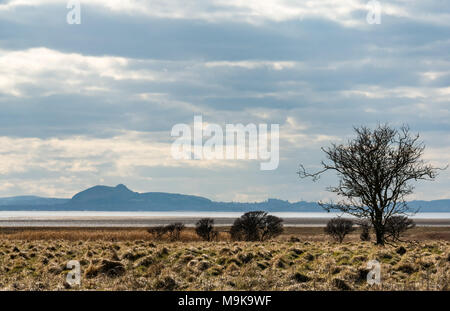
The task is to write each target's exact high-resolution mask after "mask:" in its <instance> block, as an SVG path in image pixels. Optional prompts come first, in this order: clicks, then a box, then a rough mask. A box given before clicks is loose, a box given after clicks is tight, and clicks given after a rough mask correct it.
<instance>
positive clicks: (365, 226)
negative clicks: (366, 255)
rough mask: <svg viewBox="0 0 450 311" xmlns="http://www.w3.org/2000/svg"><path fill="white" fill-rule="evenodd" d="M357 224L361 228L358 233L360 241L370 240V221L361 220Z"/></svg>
mask: <svg viewBox="0 0 450 311" xmlns="http://www.w3.org/2000/svg"><path fill="white" fill-rule="evenodd" d="M359 226H360V228H361V234H360V235H359V238H360V239H361V241H370V228H371V227H372V225H371V223H370V221H368V220H363V221H361V222H359Z"/></svg>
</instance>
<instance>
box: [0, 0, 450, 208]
mask: <svg viewBox="0 0 450 311" xmlns="http://www.w3.org/2000/svg"><path fill="white" fill-rule="evenodd" d="M68 2H69V1H65V0H0V197H6V196H14V195H39V196H51V197H64V198H66V197H67V198H68V197H72V196H73V195H74V194H75V193H77V192H78V191H81V190H83V189H85V188H87V187H90V186H94V185H97V184H102V185H110V186H115V185H116V184H120V183H123V184H126V185H127V186H128V187H129V188H130V189H132V190H134V191H138V192H149V191H163V192H172V193H185V194H193V195H201V196H205V197H208V198H210V199H214V200H221V201H242V202H247V201H248V202H253V201H262V200H266V199H267V198H279V199H283V200H289V201H298V200H306V201H315V200H326V199H330V198H333V196H332V195H331V194H330V193H328V192H327V191H326V187H327V186H329V185H333V184H335V183H336V177H335V176H333V174H331V173H330V174H327V175H325V176H324V177H323V178H321V180H319V181H318V182H315V183H314V182H312V181H311V180H300V179H299V178H298V176H297V175H296V172H297V169H298V165H299V164H300V163H302V164H304V165H305V167H307V168H308V169H310V170H315V169H318V168H319V167H320V166H319V164H320V161H321V160H322V159H324V156H323V153H322V152H321V150H320V148H321V147H322V146H328V145H329V144H330V143H332V142H336V143H345V141H347V140H348V139H350V138H351V137H353V126H360V125H366V126H370V127H374V126H376V125H377V124H379V123H389V124H390V125H392V126H395V127H398V126H401V125H402V124H408V125H409V126H410V128H411V131H412V132H418V133H420V135H421V139H422V140H423V141H424V143H425V145H426V152H425V154H424V158H425V159H426V160H427V161H429V162H430V163H432V164H434V165H437V166H445V165H446V164H447V163H450V53H449V51H450V2H449V1H445V0H427V1H423V0H417V1H415V0H411V1H406V0H396V1H379V2H378V3H379V5H380V9H381V11H380V14H379V15H377V16H379V23H374V22H373V21H374V20H373V19H370V18H369V19H368V14H371V13H373V12H372V11H371V8H372V6H371V4H370V3H369V4H368V2H369V1H366V0H361V1H360V0H347V1H334V0H311V1H298V0H291V1H287V0H285V1H282V0H264V1H261V0H226V1H225V0H195V1H190V0H155V1H143V0H128V1H121V0H90V1H87V0H86V1H80V24H76V23H75V24H69V23H68V22H67V14H68V13H70V12H71V11H72V9H73V7H72V6H69V8H67V4H68ZM72 2H73V1H72ZM372 4H373V3H372ZM370 16H372V17H373V16H374V15H370ZM369 21H372V22H369ZM196 115H201V116H202V118H203V121H204V122H205V123H208V124H219V125H220V126H225V124H238V123H242V124H244V125H246V124H250V123H252V124H279V128H280V133H279V158H280V160H279V166H278V168H277V169H275V170H268V171H262V170H260V166H259V165H260V161H259V160H205V159H204V160H177V159H174V158H173V157H172V156H171V146H172V143H173V142H174V137H172V136H171V129H172V127H173V126H174V125H176V124H179V123H185V124H188V125H190V126H192V124H193V121H194V116H196ZM409 198H410V199H422V200H433V199H443V198H450V170H447V171H444V172H441V173H440V176H439V177H438V178H437V180H436V181H434V182H428V183H425V182H421V183H418V184H417V187H416V191H415V193H414V195H411V196H410V197H409Z"/></svg>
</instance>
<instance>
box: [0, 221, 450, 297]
mask: <svg viewBox="0 0 450 311" xmlns="http://www.w3.org/2000/svg"><path fill="white" fill-rule="evenodd" d="M446 230H447V231H448V228H447V229H446ZM446 230H436V228H433V229H426V230H425V229H422V228H418V230H417V231H416V232H413V231H412V232H411V233H410V235H411V236H412V237H420V240H421V241H417V242H404V243H401V245H396V246H386V247H378V246H375V245H373V243H370V242H360V241H356V238H357V234H355V235H353V236H351V237H350V238H349V239H347V240H346V242H344V243H343V244H335V243H333V242H330V241H327V240H326V239H325V238H324V236H323V235H322V234H319V232H321V228H294V229H288V230H287V231H288V232H287V234H286V235H283V236H281V237H279V238H278V239H277V240H276V241H267V242H254V243H253V242H232V241H219V242H200V241H193V240H192V239H194V238H195V237H194V236H193V235H192V234H193V231H192V230H188V231H186V232H185V233H184V235H183V239H185V241H183V242H168V241H152V237H151V235H149V234H148V233H147V232H146V231H145V230H143V229H115V230H113V229H48V230H47V229H46V230H37V229H27V230H17V229H15V230H11V229H8V230H6V229H3V230H2V232H1V233H0V238H1V239H0V289H6V290H62V289H69V288H70V287H69V286H68V285H67V284H66V283H65V277H66V274H67V272H68V270H66V269H65V266H66V264H67V262H68V261H70V260H78V261H79V262H80V264H81V271H82V282H81V286H79V287H78V286H77V287H75V288H74V289H81V290H91V289H96V290H343V289H351V290H373V289H376V290H427V289H429V290H449V289H450V288H449V284H450V242H448V241H443V240H424V238H425V237H426V236H428V235H430V234H431V235H432V236H434V235H436V234H437V235H438V236H439V237H440V236H441V235H442V234H444V235H445V234H446V232H447V231H446ZM299 233H301V234H299ZM314 233H315V234H314ZM292 235H296V236H297V237H298V238H299V239H300V242H291V241H290V240H291V239H290V237H291V236H292ZM308 237H315V238H319V237H320V238H321V239H322V240H320V241H313V240H309V241H307V238H308ZM221 239H227V237H226V235H225V233H222V236H221ZM187 241H189V242H187ZM400 246H402V247H404V251H405V252H404V253H403V252H402V251H401V250H400V249H399V247H400ZM372 259H377V260H378V261H379V262H380V263H381V265H382V270H381V280H382V284H381V285H380V286H377V285H374V286H373V287H371V286H369V285H368V284H367V283H366V279H365V278H366V274H367V271H368V270H367V268H366V266H367V262H368V261H369V260H372Z"/></svg>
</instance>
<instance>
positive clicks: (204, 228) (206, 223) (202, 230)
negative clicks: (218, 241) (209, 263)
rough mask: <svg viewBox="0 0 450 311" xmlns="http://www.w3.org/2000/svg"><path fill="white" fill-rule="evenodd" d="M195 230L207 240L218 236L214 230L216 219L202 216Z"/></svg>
mask: <svg viewBox="0 0 450 311" xmlns="http://www.w3.org/2000/svg"><path fill="white" fill-rule="evenodd" d="M195 232H196V233H197V235H198V236H199V237H201V238H202V239H203V240H205V241H212V240H214V239H215V238H216V237H217V231H215V230H214V219H212V218H202V219H200V220H199V221H197V223H196V224H195Z"/></svg>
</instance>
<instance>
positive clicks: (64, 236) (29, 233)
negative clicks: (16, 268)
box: [0, 227, 450, 242]
mask: <svg viewBox="0 0 450 311" xmlns="http://www.w3.org/2000/svg"><path fill="white" fill-rule="evenodd" d="M217 230H218V231H219V241H230V236H229V234H228V231H229V227H217ZM359 234H360V232H359V231H358V230H357V231H355V232H354V233H352V234H350V235H348V236H347V237H346V238H345V241H355V242H356V241H359ZM291 236H295V237H298V238H299V239H301V240H302V241H328V240H329V237H328V236H326V235H324V233H323V228H322V227H286V228H285V231H284V233H283V235H281V236H280V237H278V238H277V240H281V241H287V240H289V239H290V237H291ZM0 240H30V241H31V240H67V241H79V240H82V241H135V240H143V241H154V240H156V239H155V237H154V236H152V235H151V234H149V233H148V232H147V230H146V229H145V228H67V227H66V228H0ZM158 240H160V239H158ZM180 240H181V241H183V242H196V241H201V239H200V238H199V237H198V236H197V234H196V233H195V231H194V229H193V228H186V229H185V230H184V231H183V232H182V233H181V238H180ZM404 240H407V241H426V240H440V241H450V227H416V228H414V229H412V230H409V231H408V232H407V233H406V234H405V235H404ZM162 241H169V239H168V237H167V236H164V237H163V238H162Z"/></svg>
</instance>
